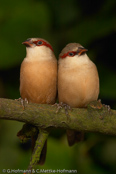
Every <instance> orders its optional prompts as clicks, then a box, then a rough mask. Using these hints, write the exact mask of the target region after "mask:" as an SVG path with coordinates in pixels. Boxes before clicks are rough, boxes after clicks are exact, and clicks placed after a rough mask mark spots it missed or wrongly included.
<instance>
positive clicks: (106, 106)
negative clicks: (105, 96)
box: [102, 104, 111, 112]
mask: <svg viewBox="0 0 116 174" xmlns="http://www.w3.org/2000/svg"><path fill="white" fill-rule="evenodd" d="M102 105H103V106H104V107H105V108H106V109H107V110H108V112H110V111H111V108H110V105H105V104H102Z"/></svg>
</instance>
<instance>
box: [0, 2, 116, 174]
mask: <svg viewBox="0 0 116 174" xmlns="http://www.w3.org/2000/svg"><path fill="white" fill-rule="evenodd" d="M115 7H116V1H115V0H97V1H92V0H63V1H62V0H55V1H54V0H48V1H45V0H20V1H15V0H10V1H6V0H4V1H3V0H0V97H7V98H12V99H14V98H18V97H19V96H20V94H19V74H20V64H21V62H22V60H23V58H24V57H25V47H24V46H23V45H21V43H22V42H23V41H24V40H26V39H27V38H30V37H42V38H45V39H46V40H48V41H49V42H50V43H51V44H52V46H53V48H54V52H55V54H56V56H57V57H58V54H59V53H60V51H61V50H62V48H63V47H64V46H65V45H66V44H67V43H69V42H79V43H81V44H82V45H83V46H84V47H85V48H88V50H89V51H88V55H89V57H90V58H91V59H92V61H94V62H95V64H96V65H97V68H98V72H99V76H100V96H99V98H101V99H102V102H103V103H105V104H109V105H110V106H111V107H112V108H114V109H116V80H115V79H116V68H115V47H116V43H115V41H116V13H115ZM21 126H22V123H18V122H13V121H2V120H1V121H0V171H1V170H2V169H3V168H6V169H7V168H11V169H14V168H15V169H18V168H20V169H26V168H27V166H28V164H29V159H30V155H31V149H30V143H28V144H26V145H24V144H23V145H22V144H21V143H20V142H19V140H18V138H17V137H16V133H17V132H18V131H19V130H20V129H21ZM26 149H27V150H26ZM115 149H116V138H115V137H112V136H107V135H100V134H96V133H88V134H86V136H85V141H84V142H82V143H79V144H77V145H75V146H74V147H71V148H70V147H68V145H67V141H66V136H65V134H64V131H63V132H62V131H60V130H56V131H54V132H53V133H51V136H50V137H49V139H48V153H47V159H46V163H45V165H44V166H43V167H42V168H44V169H64V168H65V169H77V172H78V173H79V174H90V173H93V174H111V173H112V174H115V173H116V150H115ZM0 173H1V172H0Z"/></svg>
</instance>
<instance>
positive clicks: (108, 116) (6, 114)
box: [0, 98, 116, 135]
mask: <svg viewBox="0 0 116 174" xmlns="http://www.w3.org/2000/svg"><path fill="white" fill-rule="evenodd" d="M56 110H57V108H56V107H55V106H51V105H47V104H32V103H31V104H27V105H26V106H25V109H24V110H23V108H22V106H21V103H20V101H15V100H10V99H3V98H0V119H7V120H17V121H20V122H25V123H28V124H31V125H33V126H36V127H38V128H41V129H47V128H63V129H74V130H77V131H85V132H100V133H103V134H111V135H116V110H111V109H110V110H109V109H107V107H105V106H103V105H102V104H101V103H100V102H92V103H91V104H90V105H88V107H87V108H73V109H72V110H71V111H70V110H69V116H70V121H69V120H68V119H67V116H66V114H65V111H64V109H60V111H59V112H58V113H56Z"/></svg>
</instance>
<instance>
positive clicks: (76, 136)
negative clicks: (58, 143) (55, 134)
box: [66, 130, 84, 146]
mask: <svg viewBox="0 0 116 174" xmlns="http://www.w3.org/2000/svg"><path fill="white" fill-rule="evenodd" d="M66 133H67V140H68V144H69V146H73V145H74V144H75V143H78V142H80V141H83V139H84V133H83V132H78V131H74V130H67V131H66Z"/></svg>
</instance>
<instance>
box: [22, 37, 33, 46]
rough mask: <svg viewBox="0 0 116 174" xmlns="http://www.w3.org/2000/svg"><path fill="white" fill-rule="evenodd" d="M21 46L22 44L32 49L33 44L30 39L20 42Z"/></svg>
mask: <svg viewBox="0 0 116 174" xmlns="http://www.w3.org/2000/svg"><path fill="white" fill-rule="evenodd" d="M22 44H24V45H25V46H26V47H33V42H32V40H31V39H30V38H29V39H27V40H26V41H24V42H22Z"/></svg>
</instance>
